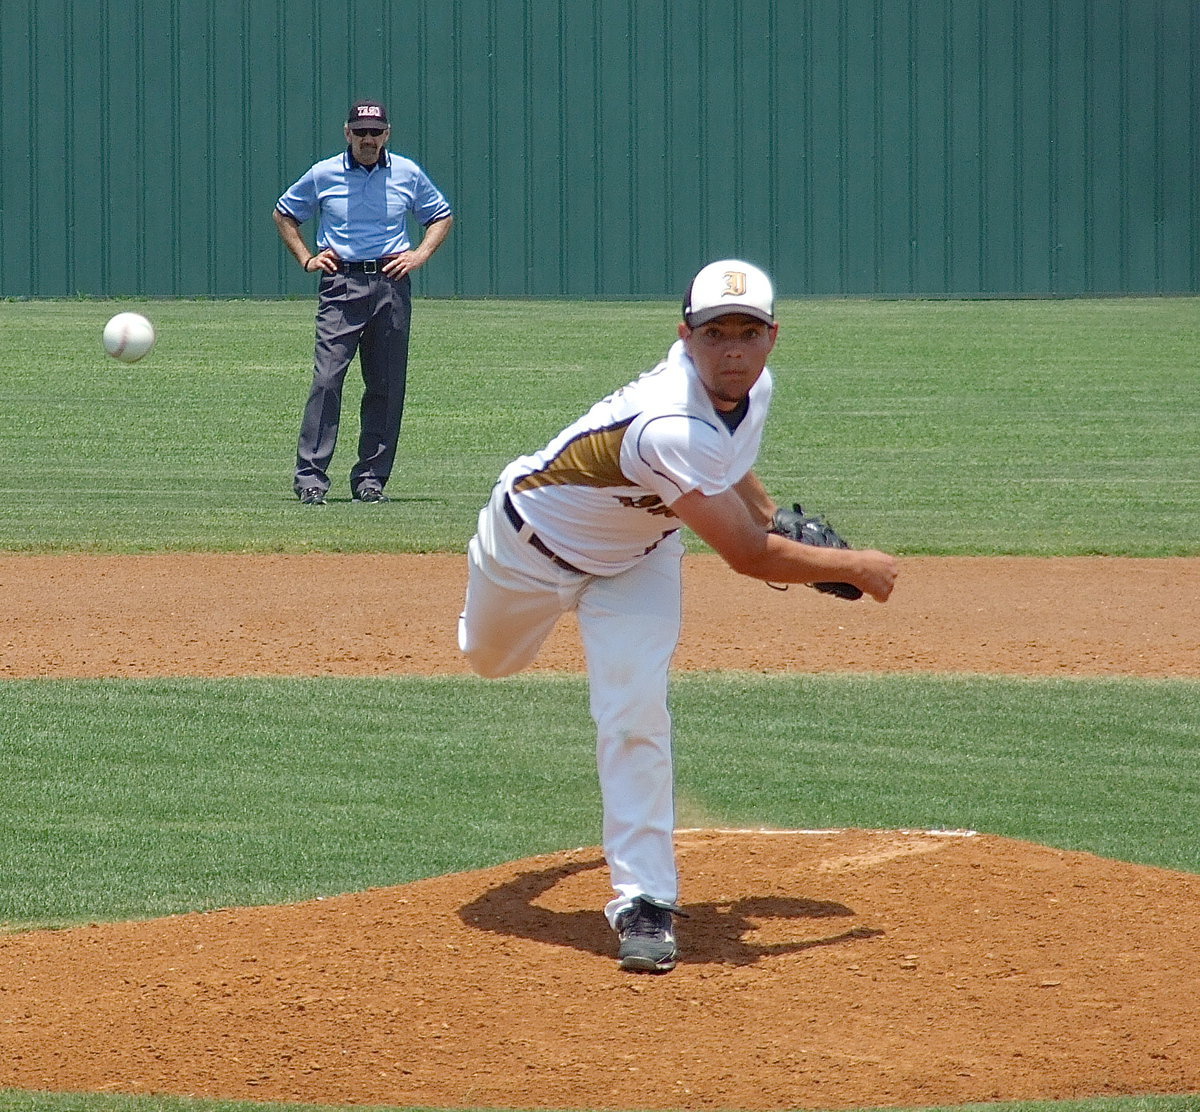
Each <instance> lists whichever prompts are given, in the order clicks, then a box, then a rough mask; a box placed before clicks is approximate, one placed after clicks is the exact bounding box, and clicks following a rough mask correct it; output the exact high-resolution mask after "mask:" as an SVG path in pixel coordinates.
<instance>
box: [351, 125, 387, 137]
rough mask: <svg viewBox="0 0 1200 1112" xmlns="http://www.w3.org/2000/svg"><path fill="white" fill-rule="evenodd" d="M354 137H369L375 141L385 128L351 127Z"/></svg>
mask: <svg viewBox="0 0 1200 1112" xmlns="http://www.w3.org/2000/svg"><path fill="white" fill-rule="evenodd" d="M350 130H351V131H352V132H354V134H355V135H371V136H374V137H375V138H376V139H378V138H379V136H381V135H382V134H383V133H384V132H385V131H387V128H386V127H352V128H351V129H350Z"/></svg>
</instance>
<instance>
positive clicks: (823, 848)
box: [0, 556, 1200, 1110]
mask: <svg viewBox="0 0 1200 1112" xmlns="http://www.w3.org/2000/svg"><path fill="white" fill-rule="evenodd" d="M462 586H463V569H462V562H461V559H456V558H446V557H413V556H408V557H400V556H357V557H327V556H295V557H291V556H231V557H218V556H145V557H80V558H44V557H7V558H5V557H0V678H6V679H13V678H19V677H53V676H78V677H100V676H150V675H199V676H232V675H281V674H305V675H371V674H383V673H418V674H434V673H439V672H452V673H458V672H462V671H463V669H462V665H461V662H460V661H459V659H458V657H457V655H456V653H455V652H454V648H453V635H454V619H455V616H456V615H457V611H458V607H459V605H460V602H461V593H462ZM685 604H686V617H685V632H684V639H683V643H682V645H681V648H680V652H679V654H678V656H677V665H678V666H679V667H680V668H713V669H716V668H729V667H733V668H741V669H750V670H756V671H779V670H794V671H797V672H814V671H879V670H888V671H906V672H923V671H931V672H941V671H957V672H997V673H1009V674H1017V675H1047V674H1050V675H1063V676H1080V675H1087V676H1107V675H1137V676H1148V677H1155V676H1163V677H1167V676H1186V677H1193V678H1194V677H1197V676H1200V560H1116V559H1096V560H1087V559H1078V560H1076V559H1069V560H1053V561H1043V560H1024V559H1022V560H984V559H950V560H934V559H908V560H905V561H903V564H902V578H901V582H900V585H899V587H898V588H897V591H896V594H895V596H894V598H893V600H892V601H891V602H890V603H889V604H888V605H887V606H877V605H875V604H873V603H869V602H862V603H855V604H846V603H843V602H840V601H838V600H834V599H828V598H825V597H823V596H818V595H816V594H815V593H813V592H811V591H806V590H804V589H802V588H793V589H792V590H791V591H789V592H787V593H780V592H776V591H771V590H770V589H768V588H766V587H764V586H762V585H759V584H755V583H751V582H749V581H747V580H742V579H739V578H738V577H736V576H734V575H732V574H731V573H730V572H728V571H727V570H726V569H725V568H724V567H723V566H722V565H720V563H719V561H716V560H714V559H712V558H706V557H696V558H691V559H689V561H688V568H687V572H686V595H685ZM579 659H580V656H579V648H578V637H577V635H576V633H575V631H574V630H573V629H572V628H571V626H570V624H569V623H568V624H567V625H566V626H564V628H563V629H562V630H561V631H560V632H559V633H558V634H557V635H556V636H555V639H554V640H553V642H552V643H551V645H549V646H548V648H547V651H546V653H545V655H544V657H543V659H542V661H541V662H540V664H539V667H540V668H543V669H559V670H562V669H576V668H578V667H579ZM678 841H679V851H680V860H681V866H682V870H683V874H684V877H685V890H684V895H685V901H686V904H687V907H688V910H689V913H690V917H689V918H688V919H686V920H683V921H682V922H681V929H680V934H681V944H682V946H683V948H684V960H683V962H682V963H681V965H680V966H679V968H678V969H677V970H676V971H675V972H674V973H672V974H670V975H669V976H666V977H636V976H631V975H628V974H622V973H620V972H619V971H618V970H617V968H616V963H615V961H614V960H613V951H614V942H613V938H612V935H611V932H609V931H608V928H607V926H606V925H605V924H604V922H603V920H602V918H601V917H600V915H599V913H598V910H597V909H598V908H599V907H600V906H601V905H602V904H603V902H604V900H605V899H606V898H607V888H606V875H605V871H604V869H603V863H602V861H601V859H600V856H599V853H598V851H597V850H596V849H595V848H594V847H593V848H583V849H578V850H570V851H564V852H562V853H560V854H554V855H549V856H546V857H539V858H535V859H531V860H526V861H518V862H513V863H510V864H508V865H504V866H500V867H497V868H493V869H487V870H481V871H477V872H471V873H465V874H458V875H453V876H445V877H437V878H433V879H430V880H426V881H421V882H419V883H417V884H410V885H405V886H403V887H397V888H388V889H380V890H373V891H369V892H364V893H357V894H353V895H349V896H341V897H336V898H330V899H326V900H317V901H312V902H308V903H303V904H296V905H291V906H288V907H270V908H234V909H227V910H221V911H214V912H209V913H204V914H193V915H181V916H175V917H172V918H168V919H160V920H155V921H152V922H148V923H130V924H98V925H93V926H89V927H86V928H81V929H77V930H69V931H42V932H28V933H23V934H14V935H9V936H6V937H2V938H0V1031H2V1032H3V1034H2V1035H0V1046H2V1047H3V1053H0V1088H3V1087H7V1086H12V1087H17V1088H24V1089H47V1090H83V1091H111V1092H124V1093H172V1094H182V1095H196V1096H206V1097H221V1098H234V1099H237V1098H241V1099H257V1100H285V1101H315V1102H327V1103H335V1104H347V1105H353V1104H364V1103H366V1104H389V1105H423V1106H441V1107H464V1106H468V1107H469V1106H474V1107H504V1108H544V1109H552V1108H573V1107H586V1108H604V1109H608V1108H612V1109H628V1108H647V1109H672V1108H683V1109H691V1108H697V1109H700V1108H704V1109H709V1108H712V1109H719V1108H745V1109H772V1110H773V1109H785V1108H823V1109H832V1108H841V1107H857V1106H863V1105H888V1106H914V1105H928V1104H935V1103H962V1102H968V1101H972V1102H973V1101H991V1100H1011V1099H1022V1098H1034V1097H1045V1098H1068V1097H1081V1096H1089V1095H1112V1094H1119V1093H1143V1092H1190V1091H1200V1022H1197V1021H1198V1019H1200V1005H1197V1003H1196V1002H1197V1001H1198V1000H1200V916H1198V915H1197V914H1196V908H1197V906H1198V904H1200V877H1197V876H1192V875H1190V874H1182V873H1174V872H1169V871H1167V870H1161V869H1152V868H1146V867H1143V866H1135V865H1129V864H1125V863H1121V862H1115V861H1108V860H1104V859H1101V858H1097V857H1093V856H1090V855H1087V854H1081V853H1067V852H1062V851H1059V850H1053V849H1047V848H1046V847H1041V846H1035V845H1029V844H1025V843H1021V842H1015V841H1011V840H1008V839H1004V838H998V837H994V836H986V835H972V834H969V833H965V832H958V833H953V832H952V833H931V832H900V831H808V832H804V831H790V832H765V831H684V832H681V833H680V835H679V839H678Z"/></svg>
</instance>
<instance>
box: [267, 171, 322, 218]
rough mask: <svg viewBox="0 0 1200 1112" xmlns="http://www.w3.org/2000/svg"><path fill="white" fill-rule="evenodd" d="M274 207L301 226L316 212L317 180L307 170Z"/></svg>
mask: <svg viewBox="0 0 1200 1112" xmlns="http://www.w3.org/2000/svg"><path fill="white" fill-rule="evenodd" d="M275 207H276V208H277V209H278V210H279V211H280V212H282V213H283V214H284V216H290V217H291V218H292V219H293V220H296V221H297V222H299V223H301V224H303V223H304V222H305V221H306V220H308V219H310V218H311V217H312V216H313V214H314V213H315V212H316V211H317V179H316V175H315V174H314V173H313V171H312V170H309V171H308V173H307V174H305V175H304V177H302V178H301V179H300V180H299V181H297V182H296V183H295V184H294V185H292V186H291V187H290V188H289V189H288V191H287V192H286V193H285V194H284V195H283V196H282V197H280V198H279V200H278V201H276V202H275Z"/></svg>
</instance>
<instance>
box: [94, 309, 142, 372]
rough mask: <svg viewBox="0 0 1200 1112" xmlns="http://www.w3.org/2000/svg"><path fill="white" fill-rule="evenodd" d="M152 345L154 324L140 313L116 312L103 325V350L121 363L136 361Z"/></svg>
mask: <svg viewBox="0 0 1200 1112" xmlns="http://www.w3.org/2000/svg"><path fill="white" fill-rule="evenodd" d="M152 347H154V325H152V324H151V323H150V322H149V321H148V320H147V319H146V318H145V317H144V316H142V314H141V313H118V314H117V315H116V316H115V317H113V318H112V320H110V321H109V322H108V324H106V325H105V326H104V350H105V351H107V352H108V354H109V355H111V356H112V357H113V358H114V359H119V360H120V361H121V362H122V363H136V362H137V361H138V360H139V359H141V358H142V357H143V356H145V355H148V354H149V353H150V349H151V348H152Z"/></svg>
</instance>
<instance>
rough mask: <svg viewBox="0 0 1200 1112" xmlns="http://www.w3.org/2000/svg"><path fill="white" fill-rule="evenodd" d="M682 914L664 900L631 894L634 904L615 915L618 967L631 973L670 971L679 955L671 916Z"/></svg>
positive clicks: (678, 909)
mask: <svg viewBox="0 0 1200 1112" xmlns="http://www.w3.org/2000/svg"><path fill="white" fill-rule="evenodd" d="M683 914H684V912H683V911H682V910H681V909H680V908H678V907H676V906H675V905H674V904H669V903H667V902H666V901H665V900H655V899H652V898H651V897H649V896H636V897H634V901H633V906H632V907H629V908H626V909H625V910H624V911H622V912H621V914H620V915H618V916H617V937H618V938H619V939H620V940H621V946H620V949H619V950H618V951H617V958H618V959H619V960H620V962H621V968H622V969H627V970H629V972H631V973H670V972H671V970H672V969H674V968H675V962H676V960H677V959H678V957H679V951H678V949H677V948H676V946H675V930H674V926H673V923H672V918H671V917H672V916H673V915H683Z"/></svg>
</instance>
